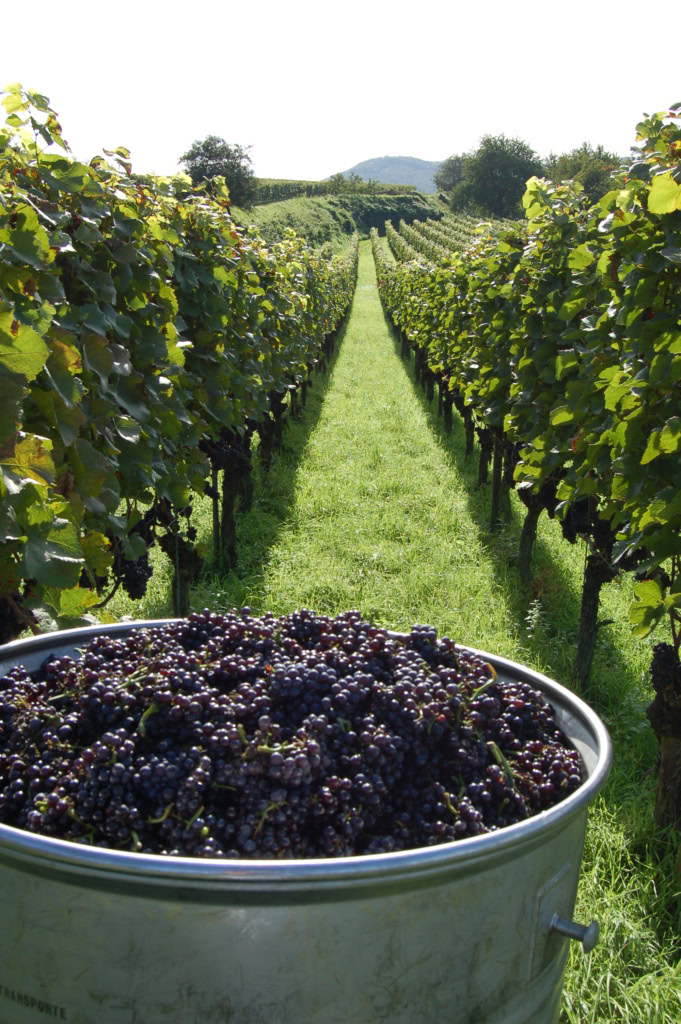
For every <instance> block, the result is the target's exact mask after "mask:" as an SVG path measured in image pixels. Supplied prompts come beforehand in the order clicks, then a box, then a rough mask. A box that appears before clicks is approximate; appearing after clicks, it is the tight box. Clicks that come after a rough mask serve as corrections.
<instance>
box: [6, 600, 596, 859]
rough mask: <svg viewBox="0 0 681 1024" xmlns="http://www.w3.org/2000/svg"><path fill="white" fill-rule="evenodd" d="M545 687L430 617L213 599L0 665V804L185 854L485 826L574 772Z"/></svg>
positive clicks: (555, 791)
mask: <svg viewBox="0 0 681 1024" xmlns="http://www.w3.org/2000/svg"><path fill="white" fill-rule="evenodd" d="M582 778H583V776H582V769H581V762H580V758H579V755H578V753H577V752H576V751H575V750H574V749H572V748H571V747H570V745H569V743H568V741H567V740H566V738H565V737H564V736H563V734H562V733H561V732H560V731H559V730H558V729H557V726H556V723H555V720H554V715H553V710H552V708H551V706H550V705H549V703H548V702H547V700H546V699H545V698H544V697H543V696H542V695H541V694H540V693H539V692H537V691H536V690H534V689H532V688H531V687H530V686H528V685H527V684H525V683H521V682H503V681H501V680H500V679H498V678H497V677H496V675H495V673H494V670H493V669H492V668H491V666H490V665H488V664H487V663H486V662H485V661H484V660H482V659H481V658H479V657H476V656H474V655H471V654H469V653H466V652H465V651H462V650H460V649H457V647H456V646H455V644H454V643H453V641H451V640H449V639H446V638H444V639H440V640H438V639H437V635H436V632H435V630H434V629H433V628H431V627H430V626H414V627H413V629H412V631H411V633H410V634H409V635H408V636H407V637H399V636H390V635H389V634H388V633H387V632H386V631H385V630H383V629H380V628H378V627H376V626H373V625H371V624H370V623H369V622H366V621H363V619H362V616H361V615H360V613H359V612H356V611H351V612H345V613H344V614H341V615H338V616H337V617H336V618H334V619H332V618H329V617H326V616H323V615H316V614H314V613H313V612H311V611H307V610H305V609H303V610H302V611H298V612H295V613H293V614H291V615H285V616H282V617H279V618H277V617H275V616H273V615H272V614H270V613H267V614H265V615H263V616H262V617H255V616H252V615H251V614H250V611H249V609H247V608H244V609H242V610H241V611H232V612H229V613H217V614H216V613H211V612H209V611H203V612H200V613H195V614H192V615H190V616H189V618H188V619H183V620H181V621H176V622H173V623H171V624H169V625H164V626H157V627H154V628H145V629H135V630H132V631H131V632H130V633H129V634H128V635H127V636H125V637H124V638H122V639H113V638H109V637H106V636H100V637H98V638H96V639H94V640H93V641H92V642H91V643H90V644H89V646H88V647H87V648H86V649H85V651H84V652H83V654H82V657H81V658H80V660H78V661H74V660H72V659H71V658H69V657H53V658H50V659H48V660H47V662H46V663H45V664H44V665H43V667H42V669H41V670H40V671H39V672H37V673H33V674H30V673H28V672H27V671H26V670H25V669H24V668H22V667H20V666H19V667H16V668H13V669H12V670H11V671H10V672H9V673H8V674H7V675H6V676H4V677H2V678H0V822H2V823H4V824H6V825H12V826H14V827H16V828H19V829H25V830H28V831H30V832H36V833H39V834H40V835H43V836H52V837H57V838H60V839H68V840H71V841H74V842H79V843H87V844H91V845H93V846H98V847H107V848H112V849H119V850H127V851H138V852H141V853H153V854H163V855H169V856H183V857H184V856H190V857H194V856H197V857H228V858H291V857H295V858H308V857H347V856H353V855H359V854H379V853H387V852H391V851H395V850H406V849H412V848H416V847H423V846H432V845H434V844H437V843H446V842H450V841H451V840H456V839H464V838H468V837H470V836H479V835H482V834H483V833H487V832H494V831H495V830H497V829H499V828H503V827H504V826H506V825H510V824H512V823H514V822H518V821H521V820H523V819H524V818H527V817H529V816H531V815H533V814H536V813H537V812H538V811H541V810H544V809H545V808H548V807H551V806H552V805H553V804H555V803H557V802H558V801H560V800H562V799H563V798H564V797H565V796H566V795H567V794H569V793H572V792H573V791H574V790H575V789H577V787H578V786H579V785H580V784H581V782H582Z"/></svg>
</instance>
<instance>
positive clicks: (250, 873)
mask: <svg viewBox="0 0 681 1024" xmlns="http://www.w3.org/2000/svg"><path fill="white" fill-rule="evenodd" d="M179 621H182V620H181V619H171V618H165V619H140V620H135V621H131V622H119V623H115V624H108V625H107V624H102V625H98V626H85V627H81V628H76V629H66V630H58V631H55V632H52V633H43V634H40V635H38V636H35V637H30V638H28V639H23V640H14V641H11V642H10V643H7V644H4V645H2V646H0V673H1V672H3V671H4V669H3V668H2V666H3V664H4V665H7V663H8V660H9V659H12V661H13V662H16V661H17V660H18V659H19V658H22V657H26V656H27V655H33V658H34V659H35V657H39V656H40V655H42V656H43V658H44V657H47V656H48V654H51V653H55V654H58V652H59V648H61V653H66V651H67V650H69V649H74V648H75V647H76V646H77V645H78V646H79V645H80V644H86V643H88V642H89V641H90V640H91V639H93V638H94V637H95V636H100V635H107V636H120V635H125V634H126V633H129V632H130V631H131V630H133V629H153V628H159V627H161V626H165V625H168V624H170V623H172V622H179ZM386 632H387V633H388V636H389V637H390V638H393V639H406V638H407V637H408V635H409V634H407V633H396V632H392V631H386ZM455 647H456V649H457V650H460V651H466V652H468V653H471V654H474V655H477V656H478V657H481V658H483V659H484V660H485V661H487V662H489V663H490V664H491V665H492V666H493V667H494V669H495V671H496V672H497V673H498V674H499V675H500V676H501V677H502V678H505V679H514V680H517V681H520V682H525V683H528V684H529V685H531V686H533V687H535V688H537V689H539V690H541V691H542V693H543V694H544V695H545V696H546V698H547V699H548V700H549V703H550V704H551V705H552V706H553V707H554V709H555V710H557V711H559V712H560V711H564V712H568V713H569V714H570V715H571V716H573V717H574V718H576V719H577V721H578V722H579V723H580V725H581V726H582V727H583V728H585V729H586V731H587V733H588V734H589V735H590V738H591V740H592V743H593V746H594V748H595V751H596V757H597V760H596V763H595V765H594V766H593V769H592V770H591V771H590V772H589V774H588V777H587V779H586V780H585V781H584V782H583V783H582V784H581V786H579V787H578V789H576V790H575V791H574V793H571V794H570V795H569V796H567V797H566V798H565V799H564V800H561V801H560V803H558V804H556V805H554V806H553V807H550V808H548V809H547V810H544V811H540V812H539V813H538V814H535V815H533V816H532V817H530V818H526V819H525V820H524V821H520V822H517V823H515V824H513V825H507V826H505V827H504V828H501V829H499V830H498V831H496V832H488V833H485V834H484V835H481V836H471V837H469V838H467V839H459V840H455V841H453V842H449V843H439V844H437V845H435V846H425V847H415V848H413V849H409V850H400V851H396V852H393V853H379V854H364V855H359V856H356V857H324V858H309V859H290V860H256V859H250V858H248V859H247V858H243V859H237V860H230V859H227V858H208V857H206V858H203V857H170V856H163V855H161V854H146V853H134V852H132V851H124V850H112V849H108V848H104V847H93V846H88V845H86V844H81V843H77V842H73V841H71V840H65V839H56V838H52V837H48V836H42V835H40V834H38V833H33V832H28V831H25V830H23V829H17V828H14V827H13V826H11V825H4V824H0V858H3V857H9V858H11V859H21V860H23V861H30V862H33V863H34V864H36V863H38V864H42V865H44V866H49V867H50V868H52V869H57V870H58V869H60V868H61V869H62V870H65V871H73V870H78V871H80V872H92V873H93V874H98V875H101V874H102V873H104V874H107V875H110V876H111V877H112V878H114V877H116V876H127V877H128V878H130V877H134V878H136V879H138V880H139V881H142V882H143V881H145V880H146V881H150V880H151V879H152V878H156V879H158V880H162V881H165V882H167V883H169V884H173V883H175V884H177V883H187V884H193V885H201V884H202V883H216V882H218V883H219V882H225V883H228V882H229V883H235V884H236V883H238V884H244V885H246V886H247V887H249V886H250V885H253V886H254V887H258V888H259V887H262V886H263V885H265V886H267V885H270V884H285V883H290V884H295V885H300V884H304V883H306V882H314V883H323V882H332V883H339V882H344V881H347V882H352V881H360V880H368V881H370V880H379V879H384V880H386V881H387V880H389V879H391V878H395V877H398V876H399V877H404V876H408V875H411V874H412V873H416V872H418V873H420V874H422V873H423V872H424V871H428V872H430V871H433V870H434V871H440V870H443V869H447V868H452V869H457V870H458V869H460V868H465V866H466V865H467V864H469V863H470V864H475V865H477V866H478V867H479V865H480V861H481V860H482V859H483V858H484V859H486V860H489V861H492V860H496V859H497V856H506V855H507V854H508V853H510V852H511V851H512V850H514V849H517V850H518V852H520V850H521V849H523V848H525V847H527V846H532V845H534V844H536V843H538V842H541V841H542V838H544V837H546V836H547V835H548V834H550V833H551V832H553V831H556V830H558V829H561V828H563V827H565V826H566V825H567V823H568V821H569V820H571V819H572V818H574V817H575V816H577V815H579V814H581V813H584V814H586V810H587V808H588V805H589V804H590V803H592V802H593V800H594V799H595V797H596V796H597V794H598V792H599V791H600V789H601V788H602V786H603V785H604V783H605V781H606V779H607V777H608V774H609V772H610V768H611V765H612V744H611V741H610V737H609V735H608V731H607V729H606V727H605V725H604V724H603V722H602V721H601V719H600V718H599V716H598V715H597V714H596V712H595V711H594V710H593V709H592V708H591V707H590V706H589V705H588V704H587V703H586V702H585V701H583V700H582V699H581V698H580V697H578V696H577V695H576V694H574V693H573V692H572V691H571V690H569V689H568V688H567V687H565V686H563V685H562V684H560V683H557V682H555V681H554V680H552V679H550V678H549V677H548V676H546V675H544V674H542V673H540V672H537V671H536V670H534V669H531V668H529V667H528V666H525V665H522V664H520V663H519V662H515V661H511V660H510V659H508V658H504V657H501V656H499V655H494V654H490V653H488V652H486V651H481V650H479V649H478V648H475V647H469V646H468V645H466V644H458V643H457V644H456V645H455ZM568 738H570V739H571V740H572V738H573V737H570V736H569V735H568ZM46 862H47V865H46Z"/></svg>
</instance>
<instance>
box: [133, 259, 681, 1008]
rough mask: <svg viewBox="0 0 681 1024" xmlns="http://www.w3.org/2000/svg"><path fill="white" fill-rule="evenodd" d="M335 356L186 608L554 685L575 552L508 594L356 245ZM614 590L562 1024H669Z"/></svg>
mask: <svg viewBox="0 0 681 1024" xmlns="http://www.w3.org/2000/svg"><path fill="white" fill-rule="evenodd" d="M339 341H340V343H339V348H338V354H337V356H336V358H335V360H334V361H333V363H332V365H331V367H330V368H329V372H328V374H327V375H326V376H325V377H323V378H318V379H317V381H316V382H315V384H314V386H313V387H312V388H311V390H310V396H309V398H308V402H307V405H306V407H305V410H304V412H303V414H302V416H300V417H299V418H298V419H294V420H292V422H291V423H290V424H289V426H288V427H287V431H286V435H285V441H284V446H283V448H282V450H281V451H280V453H279V454H278V456H277V458H276V459H275V462H274V465H273V467H272V469H271V471H270V473H269V474H268V475H267V477H263V476H259V477H258V479H257V481H256V499H255V502H254V506H253V509H252V511H251V512H250V513H249V514H248V515H245V516H243V517H242V518H241V520H240V523H239V549H240V556H239V558H240V560H239V566H238V570H237V572H235V573H232V574H230V575H229V576H227V577H222V576H218V575H212V576H211V575H210V574H208V575H207V576H206V578H205V581H204V583H203V584H202V586H201V587H200V588H197V590H196V592H195V594H194V601H193V603H194V605H195V606H196V607H203V606H208V607H213V608H221V607H231V606H234V605H244V604H248V605H250V606H251V607H252V609H253V611H254V612H260V611H264V610H266V609H271V610H272V611H274V612H275V613H282V612H287V611H291V610H293V609H295V608H301V607H309V608H313V609H315V610H316V611H320V612H329V613H335V612H338V611H341V610H345V609H349V608H359V609H360V610H361V611H362V613H363V614H364V615H365V616H366V617H367V618H371V619H373V620H375V621H377V622H380V623H381V624H384V625H386V626H389V627H391V628H393V629H405V628H408V627H410V626H411V625H412V624H413V623H415V622H428V623H431V624H433V625H435V626H437V628H438V631H439V633H440V635H449V636H452V637H453V638H454V639H456V640H457V641H459V642H461V643H466V644H469V645H470V646H474V647H479V648H481V649H483V650H488V651H492V652H495V653H498V654H502V655H505V656H507V657H510V658H512V659H514V660H516V661H521V662H524V663H526V664H529V665H531V666H532V667H534V668H537V669H539V670H540V671H544V672H546V673H547V674H548V675H549V676H552V677H553V678H555V679H557V680H558V681H559V682H563V683H569V681H570V674H571V668H572V660H573V655H574V646H575V639H576V625H577V620H578V608H579V592H580V586H581V569H582V566H583V560H584V550H583V549H580V548H572V547H570V546H569V545H568V544H567V543H566V542H564V541H563V540H562V538H561V536H560V531H559V529H558V526H557V524H556V523H555V522H554V523H551V522H548V521H546V522H543V523H542V524H541V526H540V531H539V537H538V543H537V550H536V563H535V572H534V577H533V580H532V581H531V582H530V581H523V580H521V579H520V578H519V576H518V573H517V570H516V569H515V567H514V566H513V564H512V559H510V558H509V556H510V555H512V553H513V552H514V551H515V550H517V540H518V535H519V530H520V525H521V521H522V510H521V509H520V508H519V507H518V506H517V505H516V504H515V503H514V507H513V520H512V522H511V524H510V525H509V526H508V528H507V529H506V530H505V531H504V532H502V534H501V535H499V536H496V537H491V536H490V535H489V533H488V532H487V524H488V519H489V513H488V508H489V494H488V493H487V490H486V489H485V488H482V489H481V488H478V487H477V486H476V465H475V460H474V459H473V458H469V459H468V460H466V459H465V457H464V438H463V429H462V425H461V424H460V423H459V422H457V421H456V420H455V425H454V429H453V431H452V434H451V435H446V434H444V432H443V430H442V427H441V425H440V423H439V421H438V419H437V417H436V415H435V408H434V405H433V404H432V403H429V402H427V401H426V400H425V398H424V397H423V395H422V393H421V392H420V390H419V389H418V388H416V387H415V385H414V383H413V379H412V377H411V374H410V371H409V369H408V368H407V367H405V365H404V363H403V362H402V361H401V360H400V358H399V354H398V351H399V349H398V346H397V344H396V342H395V340H394V338H393V335H392V333H391V331H390V329H389V327H388V325H387V323H386V321H385V318H384V316H383V312H382V308H381V305H380V301H379V298H378V292H377V290H376V283H375V271H374V265H373V259H372V256H371V250H370V247H369V243H368V242H367V243H362V247H361V254H360V265H359V279H358V284H357V290H356V294H355V298H354V302H353V305H352V309H351V312H350V316H349V319H348V321H347V324H346V327H345V328H344V331H343V336H342V337H341V338H340V340H339ZM256 464H257V459H256ZM204 513H205V518H204V521H203V528H202V533H203V536H204V538H206V539H208V534H209V530H210V521H209V519H210V517H209V511H208V508H207V507H206V508H205V510H204ZM629 587H630V583H629V582H627V581H620V582H617V583H615V584H612V585H610V586H609V587H608V588H606V590H605V593H604V595H603V617H604V618H609V619H613V620H614V624H613V625H611V626H609V627H608V628H607V629H604V630H602V631H601V634H600V635H599V641H598V647H597V651H596V657H595V660H594V667H593V671H592V680H593V682H592V688H591V691H590V693H589V699H590V700H591V702H592V703H593V704H594V706H595V707H596V710H597V711H599V713H600V714H601V715H602V717H604V719H605V721H606V724H607V725H608V726H609V728H610V730H611V734H612V737H613V742H614V748H615V762H614V768H613V772H612V776H611V779H610V781H609V783H608V785H607V787H606V790H605V793H604V796H603V798H602V799H600V800H599V801H598V802H597V804H596V806H595V807H594V808H593V809H592V811H591V813H590V824H589V828H588V833H587V842H586V850H585V858H584V863H583V871H582V880H581V883H580V892H579V898H578V905H577V910H576V919H577V920H581V921H586V922H588V921H590V920H592V919H593V918H596V919H597V920H598V921H599V922H600V925H601V941H600V944H599V945H598V946H597V947H596V949H595V950H594V952H593V953H591V954H590V956H589V957H588V958H587V959H584V957H583V955H582V953H581V949H574V950H573V951H572V952H571V955H570V961H569V965H568V971H567V975H566V984H565V997H564V1011H563V1016H562V1018H561V1020H562V1022H563V1024H605V1022H608V1024H609V1022H618V1024H641V1022H642V1021H645V1022H646V1024H678V1021H679V1020H681V938H680V937H679V933H680V931H681V929H680V928H679V911H680V908H681V893H680V889H681V886H680V885H679V881H678V878H677V877H676V875H675V871H674V866H673V860H674V853H675V849H676V848H677V846H678V842H679V836H672V835H670V836H668V837H662V838H660V836H659V834H657V833H655V830H654V828H653V825H652V812H651V807H652V791H653V787H654V762H655V755H656V748H655V742H654V738H653V736H652V733H651V732H650V729H649V727H648V725H647V723H646V720H645V706H646V703H647V700H648V695H647V692H646V682H645V680H646V670H647V665H648V664H649V661H650V647H651V644H652V643H654V642H655V641H656V640H657V639H658V637H657V636H654V637H653V638H651V639H650V640H649V641H646V642H645V643H640V642H634V641H633V640H632V638H631V636H630V633H629V629H628V625H627V605H628V597H629ZM162 591H163V587H161V589H159V586H158V584H155V587H154V588H150V596H149V598H148V599H147V601H146V602H145V604H144V605H143V606H142V608H136V609H135V612H136V614H137V616H139V615H140V614H143V615H148V616H150V617H153V616H155V615H162V614H166V613H167V607H166V606H165V605H164V602H165V601H166V600H167V597H166V596H165V593H163V592H162ZM122 610H123V609H121V611H122ZM125 610H126V611H128V610H129V609H127V608H126V609H125ZM119 614H120V611H119Z"/></svg>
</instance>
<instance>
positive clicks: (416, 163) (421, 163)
mask: <svg viewBox="0 0 681 1024" xmlns="http://www.w3.org/2000/svg"><path fill="white" fill-rule="evenodd" d="M441 163H442V161H441V160H421V159H420V158H419V157H416V156H377V157H373V158H372V159H370V160H362V161H361V162H360V163H358V164H355V166H354V167H349V168H348V169H347V171H342V172H341V173H342V175H343V177H344V178H349V177H350V175H351V174H359V176H360V178H361V179H362V181H369V180H370V179H371V180H372V181H379V182H381V184H394V185H414V186H415V187H416V188H417V189H418V191H419V192H425V193H427V194H430V195H433V194H434V193H435V192H436V191H437V188H436V186H435V182H434V180H433V175H434V174H435V172H436V171H437V169H438V167H439V166H440V164H441Z"/></svg>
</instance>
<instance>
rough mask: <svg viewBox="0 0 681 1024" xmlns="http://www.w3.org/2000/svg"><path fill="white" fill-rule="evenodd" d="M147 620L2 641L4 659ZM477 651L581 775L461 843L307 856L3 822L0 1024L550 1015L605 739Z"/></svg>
mask: <svg viewBox="0 0 681 1024" xmlns="http://www.w3.org/2000/svg"><path fill="white" fill-rule="evenodd" d="M145 625H151V623H134V624H124V625H118V626H110V627H95V628H88V629H80V630H67V631H64V632H62V633H53V634H49V635H46V636H41V637H37V638H35V639H32V640H27V641H17V642H15V643H12V644H7V645H6V646H5V647H4V648H0V674H2V673H3V672H6V671H7V669H8V667H9V666H10V665H12V664H15V663H17V662H21V663H23V664H26V665H27V667H29V668H30V669H34V668H36V667H38V665H40V664H41V663H42V661H43V660H44V659H45V657H46V656H47V655H48V654H50V653H52V652H54V653H56V654H59V655H63V654H66V653H73V652H74V651H76V650H77V649H79V648H81V647H83V646H85V644H86V643H87V642H88V641H89V640H90V639H91V638H92V636H94V635H95V634H98V633H102V632H104V633H107V634H110V635H115V634H118V635H120V634H124V633H126V632H127V631H129V630H130V629H131V628H135V627H141V626H145ZM154 625H158V623H154ZM477 653H482V652H477ZM484 657H485V658H486V659H487V660H488V661H489V662H490V663H491V664H492V665H493V666H494V667H495V669H496V671H497V672H498V673H499V675H500V676H501V677H503V678H509V679H520V680H522V681H524V682H527V683H529V684H530V685H532V686H535V687H537V688H538V689H540V690H542V691H543V693H544V694H545V695H546V697H547V698H548V700H549V701H550V702H551V704H552V705H553V707H554V708H555V710H556V714H557V719H558V723H559V725H560V727H561V728H562V729H563V731H564V732H565V733H566V735H567V736H568V737H569V738H570V739H571V741H572V743H573V744H574V746H575V747H576V748H577V749H578V750H579V751H580V754H581V755H582V758H583V760H584V763H585V766H586V770H587V773H588V778H587V780H586V781H585V782H584V783H583V785H582V786H581V787H580V788H579V789H578V790H577V791H576V792H575V793H573V794H572V795H571V796H569V797H568V798H567V799H566V800H565V801H563V802H562V803H560V804H559V805H557V806H556V807H553V808H551V809H550V810H548V811H544V812H542V813H541V814H539V815H537V816H536V817H534V818H530V819H528V820H527V821H523V822H520V823H519V824H517V825H512V826H509V827H508V828H506V829H503V830H500V831H499V832H495V833H490V834H489V835H484V836H478V837H475V838H471V839H465V840H462V841H459V842H456V843H450V844H444V845H441V846H435V847H428V848H425V849H417V850H410V851H406V852H402V853H392V854H380V855H377V856H365V857H355V858H333V859H326V860H323V859H320V860H306V861H302V860H298V861H225V860H198V859H196V860H195V859H190V858H165V857H160V856H148V855H142V854H134V853H123V852H118V851H114V850H102V849H94V848H90V847H85V846H80V845H78V844H73V843H67V842H62V841H60V840H53V839H49V838H46V837H42V836H37V835H34V834H30V833H28V832H23V831H20V830H18V829H13V828H10V827H7V826H0V1024H39V1022H44V1021H46V1020H48V1019H55V1020H64V1021H69V1022H70V1024H228V1022H230V1024H232V1022H234V1024H236V1022H238V1024H275V1022H276V1024H379V1022H382V1021H385V1022H390V1024H418V1022H422V1024H556V1022H557V1021H558V1016H559V1004H560V994H561V989H562V979H563V972H564V968H565V961H566V957H567V946H568V938H567V937H566V935H568V934H571V935H572V937H575V938H579V939H582V940H583V941H584V944H585V947H586V948H588V947H589V946H590V945H592V944H593V942H594V941H595V938H596V935H597V929H596V926H595V925H592V926H591V927H590V928H589V929H585V928H580V926H578V925H574V924H571V922H570V919H571V917H572V914H573V911H574V904H575V897H576V892H577V882H578V876H579V869H580V862H581V857H582V849H583V843H584V832H585V827H586V818H587V808H588V805H589V804H590V803H591V801H592V800H593V799H594V797H595V796H596V794H597V793H598V791H599V789H600V788H601V786H602V785H603V783H604V781H605V778H606V776H607V773H608V770H609V767H610V759H611V748H610V742H609V739H608V735H607V732H606V730H605V728H604V726H603V724H602V723H601V721H600V720H599V718H598V717H597V716H596V715H595V714H594V712H593V711H592V710H591V709H590V708H589V707H588V706H587V705H586V704H584V703H583V702H582V701H581V700H579V699H578V698H577V697H575V696H574V695H573V694H572V693H570V692H569V691H568V690H566V689H564V688H563V687H562V686H559V685H558V684H557V683H554V682H552V681H551V680H549V679H547V678H546V677H545V676H542V675H540V674H538V673H536V672H533V671H531V670H530V669H527V668H524V667H523V666H521V665H517V664H515V663H514V662H510V661H507V660H505V659H503V658H498V657H495V656H493V655H489V654H484Z"/></svg>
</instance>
